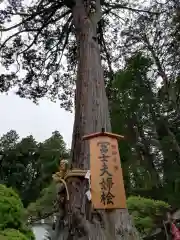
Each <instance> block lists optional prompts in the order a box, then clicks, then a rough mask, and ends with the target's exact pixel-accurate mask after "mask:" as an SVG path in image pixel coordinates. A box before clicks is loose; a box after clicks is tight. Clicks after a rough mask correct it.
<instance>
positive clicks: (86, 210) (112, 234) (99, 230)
mask: <svg viewBox="0 0 180 240" xmlns="http://www.w3.org/2000/svg"><path fill="white" fill-rule="evenodd" d="M73 19H74V26H75V31H76V38H77V42H78V59H79V62H78V73H77V81H76V102H75V122H74V130H73V141H72V167H73V168H81V169H87V170H88V169H89V167H90V166H89V163H90V159H89V145H88V142H87V141H82V136H84V135H86V134H90V133H94V132H97V131H101V129H102V128H105V130H106V131H111V124H110V117H109V111H108V100H107V97H106V92H105V85H104V77H103V70H102V67H101V59H100V50H99V46H98V43H97V41H96V27H97V22H98V21H97V18H94V19H93V18H90V17H88V16H87V14H86V11H85V8H84V5H83V4H82V3H81V1H80V0H76V5H75V6H74V8H73ZM74 180H75V179H73V181H71V179H70V180H69V182H68V188H69V192H70V200H69V203H68V204H67V206H66V216H65V226H64V227H63V230H62V228H61V229H59V232H58V233H57V235H56V238H55V239H58V240H61V239H73V240H76V239H84V240H85V239H90V240H95V239H99V240H105V239H106V240H111V239H113V240H119V239H124V240H126V239H128V240H131V239H133V240H134V239H139V237H138V235H137V232H136V230H135V228H134V227H133V226H132V222H131V218H130V216H129V214H128V211H127V210H116V211H111V212H105V211H94V210H93V209H92V207H91V204H90V203H89V202H88V200H87V197H86V195H85V192H86V191H87V182H86V180H82V179H76V181H74Z"/></svg>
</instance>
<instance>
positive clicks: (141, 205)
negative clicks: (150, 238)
mask: <svg viewBox="0 0 180 240" xmlns="http://www.w3.org/2000/svg"><path fill="white" fill-rule="evenodd" d="M127 206H128V210H129V212H130V214H131V215H132V216H133V219H134V223H135V226H136V228H137V229H138V231H139V232H140V233H141V234H142V235H148V234H149V233H151V231H152V230H153V229H154V228H155V227H157V226H158V224H162V219H163V217H164V216H165V213H166V212H167V210H168V209H169V208H170V206H169V204H168V203H166V202H163V201H155V200H152V199H148V198H142V197H136V196H131V197H129V198H128V199H127Z"/></svg>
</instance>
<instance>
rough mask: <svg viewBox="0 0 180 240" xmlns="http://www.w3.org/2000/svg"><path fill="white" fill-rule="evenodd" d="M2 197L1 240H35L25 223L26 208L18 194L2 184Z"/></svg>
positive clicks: (0, 215)
mask: <svg viewBox="0 0 180 240" xmlns="http://www.w3.org/2000/svg"><path fill="white" fill-rule="evenodd" d="M0 196H1V197H0V237H1V238H0V239H2V240H3V239H4V240H16V239H17V240H35V237H34V234H33V232H32V231H31V230H30V229H29V228H28V227H27V226H26V225H25V223H24V207H23V204H22V202H21V200H20V198H19V196H18V195H17V193H15V192H14V191H13V190H12V188H7V187H6V186H4V185H2V184H0Z"/></svg>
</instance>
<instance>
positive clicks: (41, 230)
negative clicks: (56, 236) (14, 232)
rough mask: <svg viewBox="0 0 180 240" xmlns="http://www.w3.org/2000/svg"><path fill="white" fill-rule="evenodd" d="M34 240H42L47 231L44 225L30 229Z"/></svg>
mask: <svg viewBox="0 0 180 240" xmlns="http://www.w3.org/2000/svg"><path fill="white" fill-rule="evenodd" d="M32 230H33V232H34V235H35V237H36V240H44V236H45V235H46V232H47V229H46V226H45V225H36V226H33V227H32Z"/></svg>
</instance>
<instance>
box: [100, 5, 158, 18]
mask: <svg viewBox="0 0 180 240" xmlns="http://www.w3.org/2000/svg"><path fill="white" fill-rule="evenodd" d="M104 6H106V7H107V8H108V9H107V10H106V11H104V14H108V13H109V12H110V11H111V10H113V9H125V10H129V11H132V12H141V13H149V14H158V15H159V14H161V13H162V12H151V11H149V10H144V9H136V8H131V7H128V6H127V4H126V5H123V4H109V3H104Z"/></svg>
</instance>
